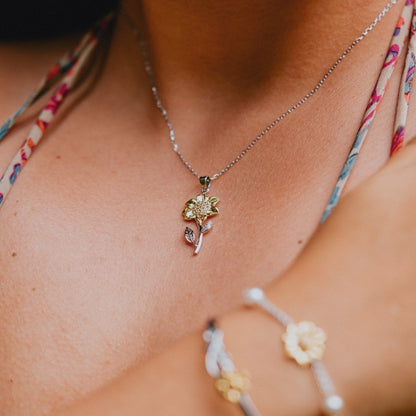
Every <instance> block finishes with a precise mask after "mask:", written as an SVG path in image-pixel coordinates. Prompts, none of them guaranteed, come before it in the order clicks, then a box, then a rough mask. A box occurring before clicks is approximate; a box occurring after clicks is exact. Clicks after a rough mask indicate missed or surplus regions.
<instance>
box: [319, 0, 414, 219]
mask: <svg viewBox="0 0 416 416" xmlns="http://www.w3.org/2000/svg"><path fill="white" fill-rule="evenodd" d="M414 3H415V0H407V1H406V4H405V6H404V8H403V11H402V13H401V15H400V18H399V20H398V22H397V25H396V28H395V30H394V33H393V38H392V40H391V43H390V47H389V49H388V52H387V56H386V59H385V60H384V63H383V66H382V68H381V72H380V75H379V78H378V80H377V82H376V85H375V87H374V90H373V93H372V94H371V97H370V101H369V103H368V105H367V109H366V111H365V113H364V117H363V119H362V122H361V126H360V128H359V130H358V133H357V135H356V137H355V140H354V143H353V145H352V148H351V150H350V153H349V155H348V157H347V160H346V162H345V164H344V166H343V168H342V170H341V173H340V175H339V177H338V180H337V183H336V185H335V188H334V190H333V191H332V195H331V197H330V199H329V201H328V203H327V206H326V208H325V211H324V213H323V215H322V218H321V223H322V222H324V221H325V220H326V219H327V218H328V216H329V215H330V214H331V212H332V210H333V209H334V208H335V207H336V206H337V204H338V202H339V200H340V198H341V195H342V191H343V190H344V188H345V185H346V184H347V182H348V179H349V178H350V176H351V172H352V170H353V168H354V165H355V162H356V160H357V157H358V155H359V153H360V150H361V148H362V146H363V144H364V142H365V139H366V137H367V134H368V131H369V130H370V127H371V124H372V123H373V120H374V117H375V116H376V113H377V109H378V107H379V105H380V103H381V101H382V99H383V97H384V93H385V91H386V89H387V86H388V84H389V81H390V78H391V76H392V74H393V71H394V68H395V67H396V64H397V62H398V60H399V57H400V54H401V53H402V51H403V50H404V49H405V47H406V45H407V47H408V53H407V57H408V59H407V60H406V65H405V68H404V74H408V73H409V74H410V77H411V78H410V82H409V83H408V87H407V88H404V87H403V86H402V88H400V93H401V94H400V96H399V99H398V106H397V110H396V122H397V123H401V122H403V125H402V131H403V136H402V137H404V122H405V120H406V116H407V104H408V102H409V99H410V92H411V79H413V72H414V71H413V70H411V68H412V60H413V69H414V54H413V52H412V48H414V40H413V36H412V31H413V25H414V22H415V17H414V13H415V4H414ZM411 27H412V31H411V30H410V28H411ZM409 32H410V35H409ZM409 38H411V40H409ZM412 54H413V58H412ZM404 78H405V79H406V78H407V75H406V76H405V77H404ZM402 83H403V77H402ZM402 90H403V93H402ZM404 90H405V91H406V95H404ZM403 101H404V102H405V104H403ZM394 141H395V137H393V142H394ZM402 141H403V140H402Z"/></svg>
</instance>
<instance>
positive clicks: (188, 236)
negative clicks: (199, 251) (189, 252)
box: [185, 227, 195, 245]
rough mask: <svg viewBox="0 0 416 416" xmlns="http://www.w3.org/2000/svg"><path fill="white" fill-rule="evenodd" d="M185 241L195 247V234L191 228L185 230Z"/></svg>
mask: <svg viewBox="0 0 416 416" xmlns="http://www.w3.org/2000/svg"><path fill="white" fill-rule="evenodd" d="M185 240H186V241H187V242H188V243H191V244H193V245H195V233H194V232H193V231H192V230H191V229H190V228H189V227H186V228H185Z"/></svg>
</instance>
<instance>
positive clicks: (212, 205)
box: [182, 176, 219, 254]
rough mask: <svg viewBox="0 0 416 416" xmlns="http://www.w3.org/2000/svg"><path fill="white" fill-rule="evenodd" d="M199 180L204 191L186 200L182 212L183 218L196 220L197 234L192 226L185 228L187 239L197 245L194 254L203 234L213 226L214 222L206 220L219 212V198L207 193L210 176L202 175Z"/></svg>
mask: <svg viewBox="0 0 416 416" xmlns="http://www.w3.org/2000/svg"><path fill="white" fill-rule="evenodd" d="M199 181H200V183H201V185H202V186H203V188H202V193H201V194H200V195H198V196H196V197H195V198H192V199H190V200H189V201H188V202H186V204H185V209H184V210H183V212H182V215H183V218H184V219H185V220H186V221H195V223H196V225H197V228H198V233H197V235H195V232H194V231H193V230H192V229H191V228H189V227H186V228H185V240H186V241H187V242H188V243H189V244H192V245H193V246H194V247H195V249H194V254H198V253H199V250H200V249H201V244H202V237H203V235H204V234H205V233H207V232H208V231H209V230H210V229H211V228H212V222H211V221H208V222H206V223H205V221H206V219H207V218H208V217H211V216H212V215H216V214H218V207H217V203H218V202H219V199H218V198H216V197H215V196H207V195H206V193H207V192H208V190H209V184H210V180H209V177H207V176H204V177H201V178H200V179H199Z"/></svg>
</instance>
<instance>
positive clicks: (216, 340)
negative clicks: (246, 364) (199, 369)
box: [203, 321, 261, 416]
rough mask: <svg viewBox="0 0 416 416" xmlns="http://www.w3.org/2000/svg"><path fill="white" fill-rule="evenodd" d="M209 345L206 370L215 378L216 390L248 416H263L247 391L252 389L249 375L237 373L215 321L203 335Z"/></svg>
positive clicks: (209, 324)
mask: <svg viewBox="0 0 416 416" xmlns="http://www.w3.org/2000/svg"><path fill="white" fill-rule="evenodd" d="M203 338H204V341H205V342H206V345H207V352H206V355H205V368H206V370H207V372H208V374H209V375H210V376H211V377H212V378H214V379H215V380H216V381H215V388H216V389H217V391H218V392H219V393H220V394H221V396H222V397H223V398H224V399H226V400H228V401H229V402H231V403H238V404H239V405H240V407H241V409H242V410H243V412H244V414H245V415H246V416H261V414H260V412H259V411H258V410H257V408H256V406H255V405H254V403H253V400H252V399H251V397H250V395H249V394H248V393H247V390H248V389H249V387H250V380H249V377H248V374H247V373H245V372H241V371H237V370H236V368H235V365H234V363H233V361H232V359H231V355H230V353H229V352H228V351H227V349H226V348H225V345H224V333H223V332H222V331H221V330H220V329H218V328H217V326H216V325H215V322H214V321H210V322H209V323H208V327H207V329H206V331H205V332H204V335H203Z"/></svg>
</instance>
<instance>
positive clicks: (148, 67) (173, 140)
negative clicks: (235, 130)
mask: <svg viewBox="0 0 416 416" xmlns="http://www.w3.org/2000/svg"><path fill="white" fill-rule="evenodd" d="M396 3H397V0H392V1H390V2H389V3H388V4H387V5H386V7H385V8H384V9H383V10H382V11H381V12H380V13H379V15H378V16H377V17H376V18H375V19H374V21H373V22H372V23H371V24H370V25H369V26H367V27H366V28H365V29H364V31H363V32H362V33H361V34H360V35H359V36H358V37H357V38H355V39H354V40H353V42H352V43H351V44H350V45H349V46H348V48H347V49H345V51H344V52H343V53H342V54H341V55H340V56H339V57H338V59H337V60H336V61H335V62H334V64H333V65H332V66H331V67H330V68H329V69H328V70H327V71H326V72H325V74H324V75H323V77H322V78H321V79H320V80H319V81H318V82H317V84H316V85H315V86H314V87H313V88H312V89H311V90H310V91H309V92H308V93H307V94H306V95H305V96H303V97H302V98H301V99H300V100H299V101H298V102H297V103H296V104H293V105H292V106H291V107H290V108H288V109H287V110H286V111H285V112H284V113H282V114H280V115H279V116H278V117H277V118H276V119H274V120H273V121H272V122H271V123H270V124H268V125H267V126H266V127H265V128H264V129H263V130H262V131H261V132H260V133H259V134H258V135H257V136H256V137H255V138H254V139H253V140H252V141H251V142H250V143H249V144H248V145H247V147H246V148H245V149H244V150H243V151H242V152H241V153H240V154H239V155H237V156H236V157H235V158H234V159H233V160H232V161H231V162H230V163H228V165H227V166H225V167H224V168H223V169H221V170H220V171H218V172H217V173H215V174H214V175H212V176H210V179H211V181H213V180H215V179H218V178H219V177H220V176H222V175H223V174H224V173H225V172H228V171H229V170H230V169H231V168H232V167H233V166H234V165H236V164H237V163H238V162H239V161H240V160H241V159H242V158H243V157H244V156H245V155H246V154H247V153H248V152H249V151H250V150H251V149H252V148H253V147H254V146H255V145H256V144H257V143H259V142H260V141H261V140H262V139H263V137H264V136H266V135H267V134H268V133H269V132H270V130H272V129H273V128H274V127H275V126H277V124H279V123H280V122H281V121H282V120H283V119H285V118H286V117H287V116H288V115H289V114H291V113H293V112H294V111H295V110H297V109H298V108H299V107H300V106H301V105H302V104H305V103H306V101H308V100H309V99H310V98H311V97H312V96H313V95H314V94H316V93H317V92H318V91H319V90H320V89H321V87H322V86H323V85H324V84H325V82H326V80H327V79H328V78H329V76H330V75H331V74H332V73H333V72H334V71H335V70H336V68H337V67H338V66H339V64H340V63H341V62H342V61H343V60H344V59H345V58H346V57H347V56H348V55H349V53H350V52H351V51H352V50H353V49H354V48H355V47H356V46H357V45H358V44H359V43H360V42H361V41H362V40H363V39H364V38H365V37H366V36H367V35H368V34H369V33H370V32H371V31H372V30H373V29H374V28H375V27H376V26H377V24H378V23H379V22H380V21H381V20H382V19H383V17H384V16H385V15H386V14H387V13H388V12H389V11H390V9H391V8H392V7H393V6H394V5H395V4H396ZM124 15H125V16H126V17H127V21H128V22H129V25H130V26H131V28H132V29H133V31H134V33H135V35H136V38H137V40H138V42H139V45H140V49H141V52H142V55H143V60H144V67H145V70H146V73H147V75H148V77H149V80H150V85H151V88H152V93H153V97H154V99H155V102H156V106H157V108H158V109H159V110H160V112H161V113H162V116H163V119H164V120H165V123H166V125H167V127H168V129H169V137H170V142H171V144H172V148H173V151H174V152H175V153H176V154H177V155H178V157H179V159H180V160H181V161H182V163H183V164H184V165H185V166H186V167H187V168H188V170H189V171H190V172H191V173H192V174H193V175H194V176H196V177H197V178H199V177H200V175H199V174H198V173H197V172H196V170H195V169H194V168H193V167H192V165H191V164H190V163H189V162H188V161H187V160H186V159H185V157H184V155H183V154H182V153H181V151H180V150H179V146H178V144H177V143H176V136H175V130H174V128H173V125H172V122H171V120H170V118H169V116H168V113H167V111H166V108H165V107H164V105H163V104H162V100H161V98H160V95H159V91H158V88H157V86H156V80H155V76H154V73H153V68H152V65H151V63H150V58H149V54H148V51H147V47H146V43H145V41H144V40H143V39H142V38H141V36H140V31H139V29H138V27H137V26H136V24H135V23H134V21H133V19H132V18H131V17H130V15H129V14H128V13H127V12H124Z"/></svg>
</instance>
